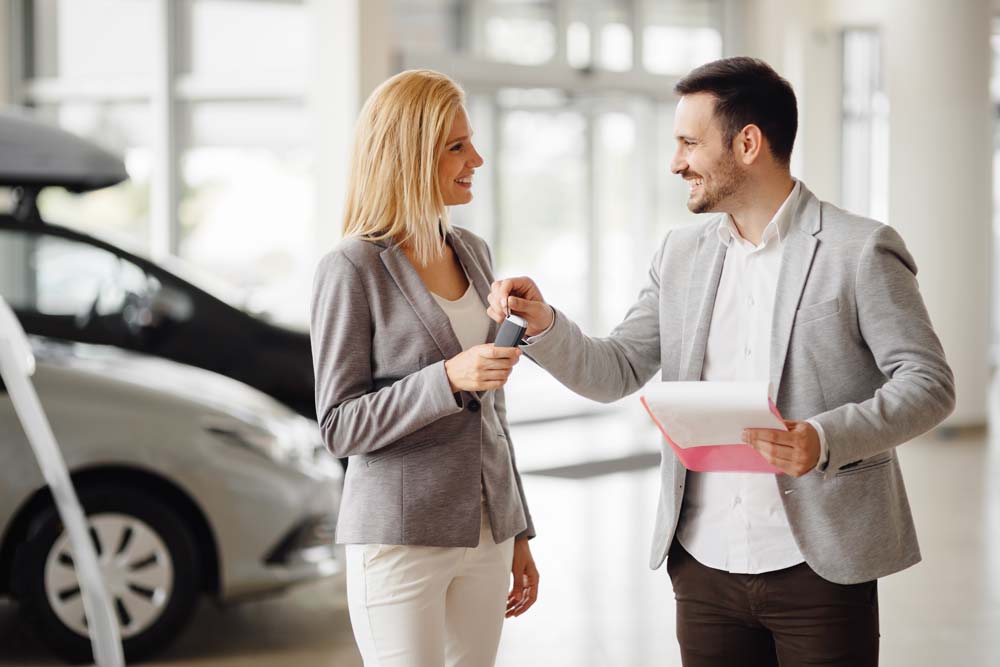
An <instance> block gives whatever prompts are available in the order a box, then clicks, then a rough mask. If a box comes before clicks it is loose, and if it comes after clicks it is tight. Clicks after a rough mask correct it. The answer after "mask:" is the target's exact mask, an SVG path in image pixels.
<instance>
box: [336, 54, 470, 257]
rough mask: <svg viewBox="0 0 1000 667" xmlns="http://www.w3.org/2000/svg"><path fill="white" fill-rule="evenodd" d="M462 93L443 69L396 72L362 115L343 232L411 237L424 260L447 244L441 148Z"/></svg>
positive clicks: (374, 236)
mask: <svg viewBox="0 0 1000 667" xmlns="http://www.w3.org/2000/svg"><path fill="white" fill-rule="evenodd" d="M464 103H465V93H464V92H463V91H462V89H461V88H460V87H459V85H458V84H457V83H455V82H454V81H452V80H451V79H450V78H448V77H447V76H445V75H444V74H441V73H439V72H434V71H431V70H410V71H407V72H402V73H400V74H397V75H396V76H394V77H392V78H391V79H389V80H388V81H386V82H385V83H383V84H382V85H381V86H379V87H378V88H377V89H376V90H375V92H373V93H372V94H371V96H370V97H369V98H368V101H367V102H365V106H364V108H363V109H362V110H361V115H360V117H359V118H358V123H357V128H356V130H355V139H354V155H353V157H352V160H351V173H350V177H349V180H348V185H347V198H346V202H345V207H344V229H343V233H344V237H345V238H346V237H362V238H366V239H371V240H383V239H387V238H391V239H393V240H394V241H396V242H397V243H408V244H409V245H410V247H411V248H412V250H413V254H414V255H415V257H416V259H417V260H418V261H419V262H421V263H422V264H424V265H425V266H426V264H427V263H428V262H429V261H431V260H433V259H435V258H437V257H440V256H441V253H442V251H443V250H444V238H443V235H442V232H444V231H447V230H448V229H449V228H450V224H449V221H448V211H447V209H446V208H445V204H444V198H443V197H442V195H441V188H440V185H439V183H438V174H437V165H438V157H439V156H440V155H441V152H442V150H444V147H445V142H446V141H447V139H448V136H447V135H448V132H450V131H451V125H452V122H453V121H454V119H455V115H456V113H457V112H458V110H459V109H460V108H461V107H462V105H463V104H464Z"/></svg>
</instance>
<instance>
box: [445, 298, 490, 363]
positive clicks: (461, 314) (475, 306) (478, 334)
mask: <svg viewBox="0 0 1000 667" xmlns="http://www.w3.org/2000/svg"><path fill="white" fill-rule="evenodd" d="M431 294H432V295H433V296H434V300H435V301H437V302H438V305H440V306H441V310H443V311H444V312H445V315H447V316H448V319H449V320H450V321H451V328H452V329H453V330H454V332H455V337H456V338H458V342H459V344H460V345H461V346H462V351H463V352H464V351H465V350H468V349H469V348H470V347H475V346H476V345H482V344H483V343H485V342H486V336H487V335H489V332H490V318H489V316H488V315H487V314H486V306H484V305H483V302H482V301H480V300H479V293H478V292H476V290H475V288H473V286H472V282H471V281H470V282H469V289H467V290H465V294H463V295H462V296H461V297H459V298H458V300H457V301H449V300H448V299H446V298H444V297H443V296H440V295H438V294H434V292H431Z"/></svg>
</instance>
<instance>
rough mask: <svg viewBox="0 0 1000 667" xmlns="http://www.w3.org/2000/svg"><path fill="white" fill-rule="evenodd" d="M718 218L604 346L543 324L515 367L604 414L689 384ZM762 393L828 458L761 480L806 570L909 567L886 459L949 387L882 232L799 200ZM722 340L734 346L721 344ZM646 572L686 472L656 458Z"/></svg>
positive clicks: (661, 272) (655, 273) (658, 558)
mask: <svg viewBox="0 0 1000 667" xmlns="http://www.w3.org/2000/svg"><path fill="white" fill-rule="evenodd" d="M719 222H720V217H719V216H713V217H712V218H711V219H710V220H708V221H707V222H705V223H702V224H696V225H691V226H687V227H683V228H679V229H675V230H672V231H671V232H669V233H668V234H667V236H666V238H665V239H664V240H663V244H662V245H661V246H660V249H659V251H658V252H657V253H656V255H655V257H654V258H653V262H652V266H651V268H650V272H649V279H648V283H647V284H646V286H645V287H644V288H643V289H642V291H641V292H640V294H639V299H638V301H637V302H636V303H635V304H634V305H633V306H632V308H631V309H630V310H629V311H628V313H627V315H626V316H625V320H624V321H623V322H622V323H621V324H619V325H618V326H617V327H616V328H615V329H614V331H612V332H611V334H610V336H608V337H607V338H590V337H588V336H585V335H584V334H583V333H582V332H581V331H580V329H579V328H578V327H577V326H576V325H575V324H573V322H571V321H570V320H568V319H567V318H566V317H565V315H563V314H562V313H559V312H556V318H555V322H554V324H553V326H552V328H551V329H550V330H549V331H548V332H547V333H545V334H544V335H542V336H540V337H538V338H536V339H533V341H532V344H531V345H529V346H527V347H526V348H525V352H526V353H527V354H528V355H529V356H530V357H531V358H532V359H534V360H535V361H536V362H537V363H538V364H540V365H541V366H543V367H544V368H545V369H547V370H548V371H549V372H550V373H551V374H552V375H553V376H555V377H556V378H557V379H558V380H559V381H560V382H562V383H563V384H564V385H566V386H567V387H569V388H570V389H572V390H573V391H575V392H577V393H579V394H582V395H583V396H586V397H588V398H591V399H594V400H597V401H614V400H617V399H619V398H621V397H623V396H626V395H628V394H631V393H632V392H635V391H637V390H638V389H640V388H641V387H642V386H643V385H644V384H645V383H646V382H648V381H649V380H650V379H651V378H652V376H653V375H654V373H655V372H656V371H657V370H660V371H661V373H662V379H663V381H665V382H666V381H677V380H700V379H701V377H702V367H703V365H704V359H705V347H706V344H707V341H708V332H709V326H710V324H711V320H712V309H713V306H714V303H715V295H716V292H717V291H718V287H719V278H720V276H721V274H722V266H723V262H724V260H725V255H726V246H725V245H724V244H723V243H722V242H721V241H720V239H719V237H718V234H717V233H716V228H717V226H718V225H719ZM783 243H784V247H783V256H782V266H781V270H780V274H779V278H778V286H777V293H776V295H775V304H774V313H773V320H772V323H773V326H772V338H771V349H770V380H771V386H772V388H773V391H774V392H775V393H776V395H775V397H774V398H775V401H776V403H777V405H778V409H779V410H780V411H781V414H782V416H783V417H784V418H785V419H790V420H805V419H810V418H814V419H815V420H816V421H817V422H819V424H820V425H821V426H822V427H823V431H824V434H825V436H826V441H827V443H828V446H829V463H828V465H827V467H826V469H825V472H822V473H821V472H819V471H813V472H810V473H808V474H806V475H804V476H802V477H800V478H793V477H790V476H787V475H775V483H776V484H777V485H778V488H779V490H780V492H781V498H782V500H783V501H784V505H785V511H786V512H787V514H788V522H789V524H790V525H791V529H792V533H793V535H794V536H795V541H796V543H797V544H798V546H799V549H800V550H801V552H802V554H803V556H805V559H806V562H807V563H808V564H809V565H810V566H811V567H812V568H813V569H814V570H815V571H816V572H817V573H818V574H819V575H820V576H822V577H823V578H825V579H827V580H829V581H833V582H836V583H841V584H849V583H858V582H862V581H869V580H871V579H875V578H877V577H881V576H884V575H887V574H890V573H892V572H896V571H898V570H901V569H903V568H906V567H908V566H910V565H913V564H914V563H916V562H918V561H919V560H920V549H919V547H918V545H917V538H916V534H915V532H914V527H913V520H912V517H911V515H910V507H909V503H908V502H907V499H906V491H905V489H904V487H903V477H902V474H901V473H900V468H899V462H898V460H897V458H896V451H895V447H896V445H899V444H901V443H903V442H906V441H907V440H909V439H911V438H913V437H914V436H917V435H920V434H921V433H923V432H925V431H927V430H929V429H930V428H932V427H934V426H935V425H936V424H938V423H939V422H940V421H941V420H943V419H944V418H945V417H946V416H947V415H948V414H949V413H950V412H951V410H952V408H953V406H954V381H953V378H952V374H951V369H950V368H949V367H948V364H947V362H946V361H945V357H944V352H943V351H942V349H941V344H940V342H939V341H938V338H937V336H936V335H935V333H934V330H933V328H932V327H931V322H930V319H929V318H928V316H927V311H926V309H925V308H924V303H923V300H922V299H921V297H920V292H919V290H918V287H917V281H916V272H917V269H916V266H915V264H914V262H913V258H912V257H911V256H910V254H909V252H907V250H906V246H905V245H904V244H903V240H902V239H901V238H900V237H899V234H897V233H896V232H895V230H893V229H892V228H891V227H888V226H886V225H882V224H879V223H877V222H874V221H872V220H867V219H865V218H861V217H858V216H855V215H852V214H850V213H847V212H846V211H843V210H841V209H839V208H837V207H835V206H833V205H831V204H828V203H825V202H821V201H819V200H818V199H817V198H816V197H815V196H814V195H813V194H812V193H811V192H809V191H808V190H807V189H806V188H805V186H803V188H802V196H801V197H800V200H799V202H798V206H797V207H796V209H795V210H794V212H793V214H792V222H791V224H790V226H789V231H788V237H787V239H785V240H784V241H783ZM735 333H736V332H734V334H735ZM661 473H662V487H661V490H660V500H659V508H658V511H657V518H656V526H655V530H654V533H653V545H652V554H651V558H650V566H651V567H652V568H654V569H655V568H657V567H659V566H660V565H661V564H662V563H663V561H664V559H665V558H666V556H667V552H668V550H669V548H670V544H671V542H672V541H673V538H674V531H675V530H676V527H677V520H678V518H679V516H680V510H681V502H682V500H683V497H684V482H685V474H686V471H685V469H684V466H683V465H682V464H681V463H680V462H679V461H678V460H677V458H676V457H675V456H674V454H673V452H672V451H671V450H670V449H668V448H667V447H666V446H664V447H663V454H662V464H661Z"/></svg>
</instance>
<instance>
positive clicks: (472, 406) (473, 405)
mask: <svg viewBox="0 0 1000 667" xmlns="http://www.w3.org/2000/svg"><path fill="white" fill-rule="evenodd" d="M469 412H479V401H477V400H476V399H472V400H471V401H469Z"/></svg>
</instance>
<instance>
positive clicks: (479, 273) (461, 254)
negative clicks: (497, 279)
mask: <svg viewBox="0 0 1000 667" xmlns="http://www.w3.org/2000/svg"><path fill="white" fill-rule="evenodd" d="M446 240H447V241H448V245H450V246H451V248H452V250H454V251H455V254H456V255H458V261H459V262H461V264H462V267H463V268H465V275H466V276H467V277H468V279H469V282H470V283H472V286H473V287H474V288H475V290H476V292H477V293H478V294H479V300H480V301H482V302H483V310H486V308H487V307H489V295H490V281H489V280H488V279H487V277H486V274H485V273H484V272H483V267H482V266H481V265H480V264H479V261H478V260H477V259H476V256H475V255H473V254H472V251H471V250H469V247H468V246H467V245H465V242H464V241H462V239H461V238H459V236H458V234H456V233H454V232H448V235H447V236H446ZM489 320H490V329H489V333H488V334H487V335H486V342H487V343H492V342H493V341H494V340H496V337H497V329H498V328H499V327H498V326H497V323H496V322H494V321H493V318H492V317H491V318H489Z"/></svg>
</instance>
